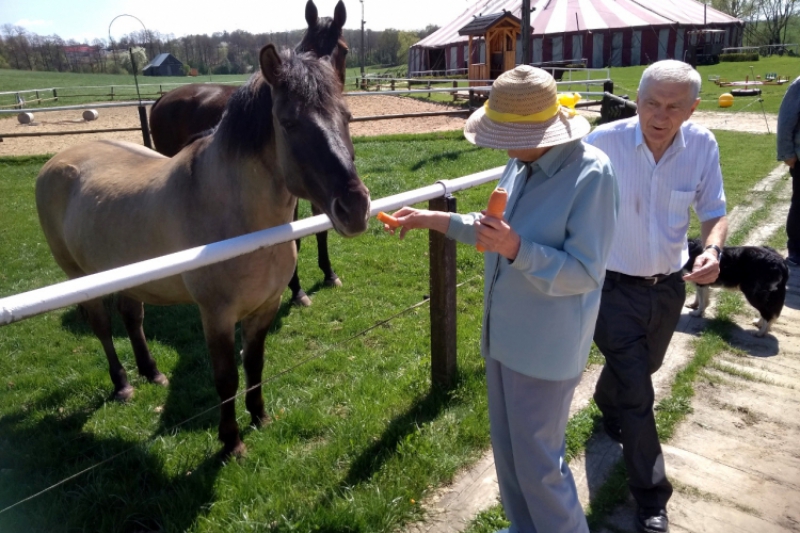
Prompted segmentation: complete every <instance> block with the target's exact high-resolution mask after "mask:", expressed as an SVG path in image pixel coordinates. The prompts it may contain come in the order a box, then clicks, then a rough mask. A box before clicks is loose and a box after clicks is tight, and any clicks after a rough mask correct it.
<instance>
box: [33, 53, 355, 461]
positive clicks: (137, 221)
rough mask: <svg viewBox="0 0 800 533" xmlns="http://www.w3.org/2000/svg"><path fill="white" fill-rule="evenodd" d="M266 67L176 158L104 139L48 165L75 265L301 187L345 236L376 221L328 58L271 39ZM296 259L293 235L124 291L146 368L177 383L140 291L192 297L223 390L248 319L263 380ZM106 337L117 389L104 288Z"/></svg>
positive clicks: (51, 203) (233, 216)
mask: <svg viewBox="0 0 800 533" xmlns="http://www.w3.org/2000/svg"><path fill="white" fill-rule="evenodd" d="M260 63H261V71H260V72H259V73H257V74H255V75H254V76H253V77H252V78H251V80H250V82H249V83H248V84H247V85H245V86H243V87H241V88H240V89H239V90H237V92H236V93H235V94H234V96H233V97H232V98H231V99H230V100H229V102H228V107H227V111H226V114H225V117H224V119H223V120H222V122H221V123H220V125H219V127H218V128H217V129H216V130H215V131H214V133H213V134H211V135H209V136H206V137H204V138H202V139H199V140H198V141H196V142H194V143H192V144H191V145H190V146H188V147H187V148H185V149H184V150H182V151H181V152H180V153H178V154H177V155H176V156H175V157H173V158H167V157H164V156H162V155H160V154H157V153H155V152H152V151H150V150H147V149H146V148H143V147H141V146H138V145H135V144H131V143H124V142H114V141H100V142H94V143H89V144H85V145H79V146H76V147H73V148H69V149H67V150H65V151H63V152H61V153H60V154H58V155H56V156H55V157H53V158H52V159H51V160H50V161H48V162H47V164H45V166H44V167H43V168H42V170H41V172H40V174H39V177H38V179H37V183H36V204H37V210H38V212H39V219H40V222H41V225H42V229H43V231H44V234H45V237H46V239H47V242H48V244H49V245H50V248H51V250H52V252H53V256H54V258H55V260H56V262H57V263H58V264H59V266H60V267H61V268H62V269H63V270H64V271H65V272H66V274H67V275H68V276H69V277H70V278H76V277H81V276H84V275H87V274H92V273H96V272H100V271H103V270H108V269H110V268H115V267H119V266H122V265H125V264H130V263H133V262H137V261H142V260H145V259H149V258H152V257H157V256H160V255H165V254H168V253H172V252H176V251H179V250H183V249H187V248H191V247H194V246H199V245H203V244H208V243H211V242H216V241H220V240H224V239H227V238H231V237H235V236H238V235H242V234H245V233H249V232H253V231H258V230H262V229H265V228H269V227H274V226H277V225H281V224H285V223H288V222H290V221H291V220H292V218H293V213H294V211H295V206H296V200H297V197H302V198H305V199H308V200H310V201H311V202H312V204H313V205H315V206H316V207H317V208H318V209H320V210H321V211H323V212H324V213H326V214H327V215H328V216H329V217H330V218H331V221H332V222H333V225H334V228H335V229H336V230H337V231H338V232H339V233H341V234H343V235H344V236H354V235H357V234H359V233H361V232H363V231H364V230H365V229H366V226H367V218H368V216H369V191H367V189H366V187H364V185H363V184H362V183H361V181H360V180H359V178H358V175H357V173H356V170H355V166H354V164H353V148H352V143H351V141H350V133H349V129H348V117H349V111H348V110H347V107H346V105H345V103H344V100H343V98H342V96H341V91H340V90H339V89H338V87H337V80H336V75H335V73H334V71H333V69H332V68H331V66H330V64H329V63H328V62H327V61H321V60H319V59H318V58H316V57H315V56H313V55H311V54H299V55H298V54H295V53H293V52H289V51H284V52H283V53H282V54H280V55H279V54H278V53H277V52H276V51H275V48H274V47H273V46H272V45H269V46H266V47H264V49H262V51H261V54H260ZM295 263H296V249H295V246H294V244H293V243H291V242H289V243H284V244H280V245H277V246H272V247H269V248H265V249H262V250H259V251H256V252H254V253H251V254H247V255H245V256H242V257H238V258H235V259H231V260H227V261H224V262H222V263H217V264H214V265H211V266H207V267H203V268H200V269H197V270H193V271H190V272H186V273H184V274H181V275H179V276H173V277H170V278H167V279H163V280H160V281H154V282H151V283H147V284H144V285H141V286H139V287H135V288H133V289H130V290H127V291H124V292H123V293H121V294H120V295H119V299H118V307H119V311H120V313H121V314H122V317H123V322H124V324H125V327H126V329H127V331H128V334H129V337H130V339H131V343H132V346H133V351H134V354H135V357H136V362H137V366H138V369H139V372H140V373H141V374H142V375H144V376H145V377H147V378H148V379H149V380H151V381H154V382H157V383H161V384H164V385H166V383H167V380H166V378H165V377H164V375H163V374H161V372H159V371H158V368H157V367H156V363H155V361H154V360H153V358H152V356H151V355H150V352H149V351H148V348H147V343H146V341H145V337H144V332H143V330H142V321H143V317H144V307H143V302H145V303H149V304H156V305H168V304H176V303H189V302H194V303H196V304H197V305H198V306H199V308H200V313H201V317H202V322H203V329H204V332H205V338H206V342H207V345H208V349H209V353H210V357H211V360H212V364H213V370H214V380H215V384H216V388H217V392H218V393H219V396H220V399H221V400H227V399H229V398H231V397H233V396H234V395H235V394H236V391H237V389H238V372H237V368H236V357H235V355H236V354H235V353H234V328H235V324H236V323H237V322H239V321H241V323H242V338H243V366H244V370H245V376H246V382H247V386H248V387H251V386H254V385H256V384H258V383H259V382H260V381H261V371H262V368H263V358H264V339H265V336H266V333H267V329H268V328H269V325H270V323H271V321H272V319H273V318H274V316H275V314H276V312H277V310H278V307H279V305H280V300H281V295H282V293H283V291H284V289H285V287H286V284H287V283H288V281H289V279H290V277H291V276H292V272H293V269H294V267H295ZM82 307H83V309H84V310H85V311H86V312H87V315H88V319H89V324H90V326H91V327H92V330H93V331H94V333H95V334H96V335H97V336H98V338H99V339H100V341H101V343H102V344H103V348H104V351H105V353H106V356H107V358H108V361H109V372H110V374H111V380H112V382H113V384H114V388H115V394H116V397H117V398H119V399H127V398H129V397H130V396H131V394H132V393H133V389H132V387H131V386H130V384H129V383H128V380H127V376H126V372H125V369H124V368H123V367H122V365H121V364H120V362H119V359H118V358H117V354H116V352H115V350H114V346H113V343H112V338H111V326H110V320H109V317H108V315H107V313H106V312H105V309H104V307H103V304H102V302H101V301H100V300H94V301H90V302H86V303H84V304H82ZM245 403H246V406H247V409H248V411H249V412H250V414H251V417H252V421H253V423H255V424H260V423H262V422H264V421H265V420H266V419H267V415H266V412H265V409H264V402H263V398H262V394H261V389H260V387H256V388H254V389H253V390H252V391H250V392H248V393H247V395H246V400H245ZM234 405H235V404H234V402H233V401H229V402H226V403H224V404H223V405H222V410H221V417H220V425H219V438H220V440H221V441H222V442H223V444H224V449H223V451H224V453H225V454H230V453H241V452H242V451H243V450H244V445H243V444H242V442H241V440H240V438H239V431H238V426H237V423H236V418H235V406H234Z"/></svg>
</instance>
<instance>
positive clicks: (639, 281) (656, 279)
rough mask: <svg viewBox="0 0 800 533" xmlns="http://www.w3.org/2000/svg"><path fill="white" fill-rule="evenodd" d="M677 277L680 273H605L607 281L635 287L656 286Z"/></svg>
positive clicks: (611, 271)
mask: <svg viewBox="0 0 800 533" xmlns="http://www.w3.org/2000/svg"><path fill="white" fill-rule="evenodd" d="M678 275H680V272H674V273H672V274H656V275H655V276H629V275H628V274H623V273H622V272H614V271H613V270H608V271H607V272H606V277H607V278H609V279H613V280H615V281H622V282H625V283H633V284H635V285H647V286H653V285H657V284H659V283H661V282H662V281H666V280H668V279H670V278H672V277H675V276H678Z"/></svg>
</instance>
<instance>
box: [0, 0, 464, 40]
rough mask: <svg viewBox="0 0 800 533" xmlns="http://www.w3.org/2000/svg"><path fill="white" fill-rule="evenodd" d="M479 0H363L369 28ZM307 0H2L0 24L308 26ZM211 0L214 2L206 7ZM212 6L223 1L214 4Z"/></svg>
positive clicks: (350, 11)
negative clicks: (140, 23)
mask: <svg viewBox="0 0 800 533" xmlns="http://www.w3.org/2000/svg"><path fill="white" fill-rule="evenodd" d="M337 1H338V0H314V2H315V4H316V5H317V8H318V9H319V13H320V15H321V16H328V17H329V16H332V15H333V8H334V6H335V5H336V2H337ZM475 1H476V0H364V19H365V20H366V21H367V28H369V29H372V30H383V29H386V28H396V29H402V30H411V29H421V28H424V27H425V26H427V25H428V24H438V25H442V24H445V23H447V22H449V21H450V20H451V19H453V18H454V17H455V16H456V15H458V14H460V13H461V12H463V11H464V10H465V9H466V8H467V7H469V6H470V5H472V3H473V2H475ZM305 5H306V0H222V1H221V2H220V1H213V0H191V1H190V0H72V1H70V0H20V1H16V0H2V1H0V25H3V24H13V25H17V26H22V27H24V28H25V29H27V30H29V31H31V32H34V33H37V34H39V35H52V34H58V35H59V36H61V38H63V39H76V40H78V41H84V40H88V41H89V42H91V41H92V39H95V38H100V39H108V25H109V23H110V22H111V21H112V19H114V17H116V16H117V15H121V14H123V13H126V14H130V15H134V16H136V17H138V18H139V19H141V20H142V22H143V23H144V25H145V26H146V27H147V28H148V29H150V30H157V31H159V32H160V33H162V34H173V35H175V36H176V37H180V36H182V35H186V34H189V33H208V34H211V33H213V32H216V31H225V30H227V31H233V30H237V29H241V30H246V31H249V32H251V33H261V32H269V31H283V30H290V29H301V28H303V27H305V18H304V13H305ZM345 5H346V7H347V24H346V25H345V27H346V28H352V29H357V28H359V27H360V20H361V3H360V2H359V1H358V0H345ZM206 6H209V7H206ZM210 6H224V9H222V10H212V9H211V7H210ZM140 29H141V25H139V23H137V22H136V20H134V19H133V18H130V17H122V18H119V19H117V20H116V21H115V22H114V23H113V25H112V26H111V34H112V37H118V36H121V35H124V34H127V33H130V32H132V31H136V30H140Z"/></svg>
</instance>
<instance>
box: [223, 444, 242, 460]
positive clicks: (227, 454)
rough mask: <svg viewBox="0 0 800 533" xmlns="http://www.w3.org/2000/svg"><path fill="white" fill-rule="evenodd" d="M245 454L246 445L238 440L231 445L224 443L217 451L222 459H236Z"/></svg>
mask: <svg viewBox="0 0 800 533" xmlns="http://www.w3.org/2000/svg"><path fill="white" fill-rule="evenodd" d="M246 454H247V446H245V445H244V442H242V441H241V440H240V441H238V442H237V443H236V444H234V445H233V446H228V445H225V446H224V447H223V448H222V450H220V452H219V458H220V459H221V460H222V461H227V460H228V459H238V458H240V457H244V456H245V455H246Z"/></svg>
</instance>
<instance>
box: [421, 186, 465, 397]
mask: <svg viewBox="0 0 800 533" xmlns="http://www.w3.org/2000/svg"><path fill="white" fill-rule="evenodd" d="M428 207H429V209H431V210H433V211H446V212H451V213H453V212H455V211H456V199H455V197H453V196H451V195H447V196H444V197H442V198H434V199H433V200H431V201H430V202H429V203H428ZM428 250H429V256H430V277H431V311H430V312H431V381H432V383H433V385H434V386H441V387H445V388H449V387H451V386H452V385H453V383H454V381H455V377H456V372H457V370H458V364H457V361H458V358H457V353H456V335H457V331H458V327H457V321H456V242H455V241H454V240H452V239H448V238H447V237H445V236H444V235H443V234H441V233H439V232H437V231H430V232H429V248H428Z"/></svg>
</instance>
